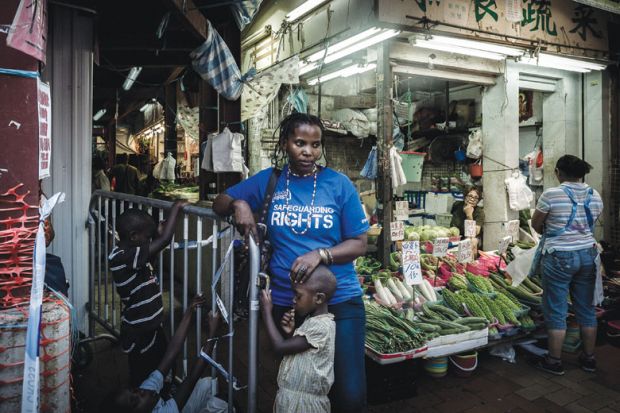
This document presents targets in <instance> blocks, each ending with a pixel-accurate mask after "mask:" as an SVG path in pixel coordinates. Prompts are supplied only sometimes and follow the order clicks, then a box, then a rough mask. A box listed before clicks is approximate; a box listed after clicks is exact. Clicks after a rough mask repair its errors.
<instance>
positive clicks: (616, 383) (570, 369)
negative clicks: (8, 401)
mask: <svg viewBox="0 0 620 413" xmlns="http://www.w3.org/2000/svg"><path fill="white" fill-rule="evenodd" d="M240 345H241V343H239V345H237V347H236V348H237V349H239V348H240ZM92 347H93V349H94V353H95V354H94V360H93V362H92V363H91V364H90V365H89V366H88V368H87V369H85V370H84V371H82V372H74V375H73V386H74V389H75V399H76V405H77V408H76V409H75V411H77V412H96V411H97V408H96V406H97V405H98V403H99V402H100V400H101V399H102V398H103V397H105V395H106V393H107V392H108V391H109V390H110V389H112V388H113V387H114V386H116V385H118V384H119V383H120V384H124V383H126V375H127V369H126V360H125V357H124V356H123V355H122V354H121V353H120V351H119V350H118V347H116V346H111V345H110V344H109V343H108V342H105V341H99V342H96V343H93V344H92ZM597 359H598V365H599V371H598V372H597V373H596V374H590V373H585V372H583V371H581V370H580V369H579V368H578V366H577V364H576V357H575V356H574V355H566V356H565V365H566V370H567V372H566V375H564V376H562V377H556V376H553V375H550V374H546V373H543V372H540V371H538V370H535V369H534V368H533V367H531V366H530V365H529V364H528V363H527V362H526V357H525V355H524V354H521V353H517V363H516V364H509V363H507V362H504V361H502V360H500V359H499V358H496V357H493V356H490V355H488V354H487V353H484V354H481V356H480V359H479V367H478V370H477V371H476V372H475V373H474V374H473V375H472V376H471V377H469V378H460V377H456V376H455V375H454V374H452V373H450V374H448V376H446V377H444V378H442V379H432V378H430V377H428V376H426V375H425V374H424V372H423V370H422V369H418V368H416V371H417V372H418V373H419V376H418V377H419V378H418V380H417V396H415V397H412V398H409V399H405V400H398V401H393V402H390V403H386V404H380V405H372V406H370V407H369V413H384V412H385V413H388V412H389V413H392V412H395V411H402V412H439V413H442V412H446V413H451V412H528V413H535V412H576V413H580V412H601V413H611V412H620V374H619V370H620V349H619V348H616V347H612V346H610V345H602V346H599V347H598V348H597ZM243 362H244V360H243V358H241V359H240V360H239V363H238V365H239V367H240V368H241V367H242V366H243ZM369 362H371V361H369ZM276 366H277V365H276V363H275V362H274V360H273V359H272V358H270V357H269V354H268V353H265V352H263V353H262V358H261V370H260V371H259V375H260V384H259V410H260V412H265V413H267V412H270V411H271V400H272V397H273V396H272V394H273V392H274V391H275V383H274V379H275V372H276ZM239 377H240V378H241V379H242V377H243V373H241V372H239ZM239 396H240V397H239V399H240V400H239V402H238V407H239V410H240V411H243V406H244V405H245V403H244V399H245V397H247V396H246V394H245V393H240V394H239Z"/></svg>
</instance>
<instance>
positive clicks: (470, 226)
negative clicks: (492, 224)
mask: <svg viewBox="0 0 620 413" xmlns="http://www.w3.org/2000/svg"><path fill="white" fill-rule="evenodd" d="M464 235H465V236H466V237H467V238H474V237H475V236H476V221H474V220H473V219H466V220H465V234H464Z"/></svg>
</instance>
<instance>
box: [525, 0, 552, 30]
mask: <svg viewBox="0 0 620 413" xmlns="http://www.w3.org/2000/svg"><path fill="white" fill-rule="evenodd" d="M523 3H524V4H523V6H524V7H523V20H521V26H526V25H530V31H531V32H535V31H539V30H540V31H543V32H546V33H547V34H549V35H551V36H557V35H558V32H557V30H556V26H555V22H554V21H553V20H551V0H523ZM532 23H535V24H534V26H533V27H532V26H531V24H532Z"/></svg>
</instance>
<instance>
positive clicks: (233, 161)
mask: <svg viewBox="0 0 620 413" xmlns="http://www.w3.org/2000/svg"><path fill="white" fill-rule="evenodd" d="M243 139H244V136H243V135H242V134H240V133H233V132H231V131H230V129H228V128H224V130H223V131H222V132H221V133H219V134H217V135H215V136H214V137H213V139H212V140H213V143H212V146H213V147H212V152H211V155H212V160H213V172H241V173H243V172H244V160H243V151H242V144H241V143H242V142H243Z"/></svg>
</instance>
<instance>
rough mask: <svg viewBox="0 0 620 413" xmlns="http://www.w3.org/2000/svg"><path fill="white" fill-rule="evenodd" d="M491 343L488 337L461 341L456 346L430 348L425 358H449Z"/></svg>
mask: <svg viewBox="0 0 620 413" xmlns="http://www.w3.org/2000/svg"><path fill="white" fill-rule="evenodd" d="M488 342H489V338H488V337H484V338H477V339H474V340H467V341H460V342H458V343H454V344H446V345H443V346H437V347H429V348H428V351H427V352H426V355H425V356H424V358H429V357H441V356H449V355H452V354H458V353H462V352H464V351H467V350H472V349H475V348H478V347H482V346H485V345H487V344H488Z"/></svg>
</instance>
